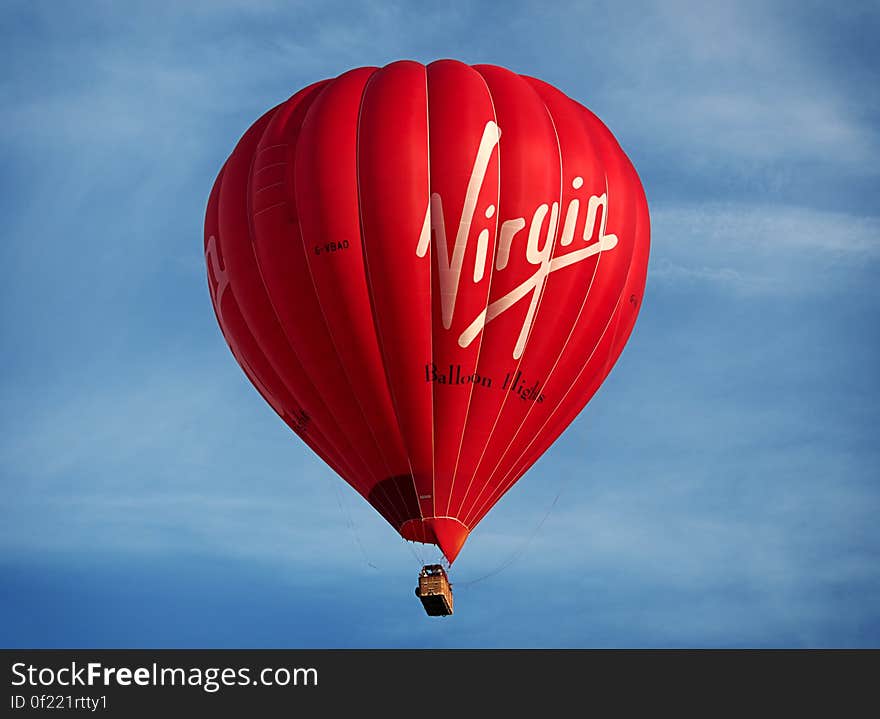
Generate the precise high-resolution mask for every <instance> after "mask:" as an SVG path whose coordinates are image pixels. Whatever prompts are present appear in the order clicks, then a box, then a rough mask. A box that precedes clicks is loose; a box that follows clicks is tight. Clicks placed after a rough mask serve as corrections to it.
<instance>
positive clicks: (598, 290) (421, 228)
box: [205, 60, 649, 563]
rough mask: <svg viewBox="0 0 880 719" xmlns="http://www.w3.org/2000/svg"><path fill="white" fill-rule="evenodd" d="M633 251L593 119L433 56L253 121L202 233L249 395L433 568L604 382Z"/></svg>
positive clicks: (337, 82)
mask: <svg viewBox="0 0 880 719" xmlns="http://www.w3.org/2000/svg"><path fill="white" fill-rule="evenodd" d="M648 245H649V221H648V208H647V203H646V201H645V195H644V192H643V190H642V186H641V183H640V182H639V178H638V176H637V175H636V172H635V170H634V169H633V167H632V165H631V164H630V162H629V160H628V159H627V157H626V155H625V154H624V153H623V150H621V148H620V146H619V145H618V143H617V142H616V140H615V139H614V137H613V136H612V134H611V133H610V132H609V131H608V129H607V128H606V127H605V126H604V125H603V124H602V123H601V122H600V121H599V120H598V119H597V118H596V116H595V115H593V114H592V113H591V112H590V111H589V110H587V109H586V108H585V107H583V106H582V105H579V104H578V103H577V102H574V101H573V100H571V99H570V98H568V97H566V96H565V95H564V94H562V93H561V92H560V91H559V90H557V89H555V88H553V87H552V86H550V85H548V84H546V83H544V82H541V81H540V80H536V79H534V78H531V77H526V76H522V75H517V74H515V73H513V72H510V71H509V70H505V69H503V68H500V67H495V66H491V65H475V66H472V67H471V66H468V65H464V64H462V63H460V62H456V61H453V60H440V61H438V62H434V63H431V64H430V65H427V66H424V65H421V64H419V63H416V62H409V61H403V62H395V63H392V64H390V65H388V66H386V67H383V68H375V67H364V68H358V69H355V70H351V71H350V72H346V73H344V74H342V75H340V76H339V77H337V78H335V79H332V80H324V81H322V82H318V83H315V84H314V85H310V86H309V87H306V88H305V89H303V90H301V91H299V92H298V93H296V94H295V95H294V96H293V97H291V98H290V99H289V100H287V101H286V102H283V103H281V104H280V105H278V106H277V107H275V108H273V109H272V110H269V112H267V113H266V114H265V115H263V116H262V117H261V118H260V119H259V120H257V121H256V122H255V123H254V124H253V126H252V127H251V128H250V129H249V130H248V131H247V132H246V133H245V134H244V136H243V137H242V138H241V140H240V141H239V143H238V145H237V146H236V147H235V149H234V150H233V152H232V154H231V155H230V157H229V159H228V160H227V161H226V164H225V165H224V166H223V169H222V170H221V171H220V174H219V176H218V177H217V180H216V182H215V184H214V188H213V190H212V192H211V196H210V199H209V201H208V208H207V217H206V220H205V256H206V261H207V267H208V282H209V287H210V293H211V300H212V302H213V304H214V309H215V311H216V314H217V320H218V322H219V324H220V327H221V329H222V331H223V335H224V337H225V338H226V341H227V342H228V343H229V346H230V348H231V350H232V352H233V354H234V355H235V358H236V359H237V360H238V363H239V364H240V365H241V367H242V369H243V370H244V371H245V373H246V374H247V376H248V377H249V379H250V380H251V382H252V383H253V384H254V385H255V386H256V388H257V390H258V391H259V392H260V393H261V394H262V395H263V397H264V398H265V399H266V401H267V402H268V403H269V404H270V405H271V406H272V407H273V408H274V409H275V411H276V412H277V413H278V414H279V415H280V416H281V418H282V419H283V420H284V421H285V422H287V424H288V425H289V426H290V428H291V429H292V430H293V431H294V432H295V433H296V434H297V435H298V436H299V437H300V438H301V439H302V440H303V441H304V442H305V443H306V444H307V445H308V446H309V447H310V448H311V449H312V450H313V451H314V452H316V453H317V454H318V455H319V456H320V457H321V458H322V459H323V460H324V461H326V463H327V464H328V465H330V467H332V468H333V469H334V470H335V471H336V472H337V473H338V474H339V475H340V476H341V477H342V478H343V479H345V480H346V481H347V482H348V483H349V484H350V485H351V486H352V487H354V488H355V490H357V491H358V492H359V493H360V494H361V495H362V496H363V497H364V498H365V499H366V500H367V501H368V502H369V503H370V504H371V505H372V506H373V507H375V508H376V510H377V511H378V512H379V513H381V515H382V516H383V517H385V519H386V520H388V522H389V523H390V524H391V525H392V526H393V527H394V528H395V529H396V530H397V531H398V532H399V533H400V534H401V535H402V536H403V537H404V538H406V539H408V540H414V541H417V542H425V543H433V544H436V545H438V546H439V547H440V549H441V550H442V552H443V554H444V555H445V556H446V558H447V559H448V560H449V562H450V563H451V562H452V561H454V560H455V558H456V556H457V555H458V553H459V550H460V549H461V547H462V545H463V544H464V542H465V539H466V538H467V536H468V533H469V532H470V531H471V530H472V529H473V528H474V527H475V526H476V525H477V523H478V522H479V521H480V520H481V519H482V518H483V517H484V516H485V514H486V513H487V512H488V511H489V510H490V509H491V508H492V506H493V505H494V504H495V503H496V502H497V501H498V500H499V499H500V498H501V497H502V496H503V495H504V493H505V492H506V491H507V490H508V489H510V488H511V487H512V486H513V484H514V483H515V482H516V481H517V480H518V479H519V478H520V477H521V476H522V475H523V474H524V473H525V472H526V471H527V470H528V468H529V467H530V466H531V465H532V464H533V463H534V462H535V461H536V460H537V459H538V457H540V456H541V454H542V453H543V452H544V451H545V450H546V449H547V448H548V447H549V446H550V445H551V444H552V443H553V441H554V440H555V439H556V438H557V437H558V436H559V435H560V434H561V433H562V431H563V430H564V429H565V427H566V426H567V425H568V424H569V423H570V422H571V421H572V420H573V419H574V418H575V416H576V415H577V414H578V412H579V411H580V410H581V409H582V408H583V407H584V405H585V404H586V403H587V401H588V400H589V399H590V398H591V397H592V396H593V394H594V393H595V392H596V390H597V389H598V387H599V385H600V384H601V383H602V381H603V379H604V378H605V376H606V375H607V374H608V372H609V371H610V370H611V367H612V366H613V364H614V362H615V361H616V359H617V357H618V356H619V355H620V352H621V350H622V348H623V346H624V344H625V343H626V341H627V338H628V337H629V335H630V332H631V330H632V328H633V324H634V322H635V319H636V315H637V313H638V310H639V307H640V304H641V299H642V291H643V289H644V285H645V275H646V271H647V261H648Z"/></svg>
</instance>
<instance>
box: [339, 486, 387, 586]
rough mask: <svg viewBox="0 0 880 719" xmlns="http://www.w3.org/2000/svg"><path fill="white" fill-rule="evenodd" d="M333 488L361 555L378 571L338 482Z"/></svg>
mask: <svg viewBox="0 0 880 719" xmlns="http://www.w3.org/2000/svg"><path fill="white" fill-rule="evenodd" d="M333 489H334V491H335V494H336V503H337V504H338V505H339V511H340V512H341V513H342V514H343V516H344V518H345V523H346V524H347V525H348V528H349V530H350V531H351V536H352V537H354V541H355V543H356V544H357V546H358V549H360V552H361V556H362V557H363V558H364V562H366V564H367V566H368V567H372V568H373V569H375V570H377V571H378V569H379V568H378V567H377V566H376V565H375V564H373V563H372V562H371V561H370V558H369V556H367V550H366V549H365V548H364V544H363V542H361V538H360V535H359V534H358V531H357V527H356V526H355V524H354V520H353V519H352V517H351V512H350V511H349V510H348V505H346V504H344V502H343V501H342V492H341V490H340V487H339V485H338V483H337V482H333Z"/></svg>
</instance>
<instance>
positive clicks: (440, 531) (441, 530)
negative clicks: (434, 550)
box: [398, 517, 470, 565]
mask: <svg viewBox="0 0 880 719" xmlns="http://www.w3.org/2000/svg"><path fill="white" fill-rule="evenodd" d="M398 531H399V532H400V536H401V537H403V538H404V539H408V540H409V541H411V542H421V543H422V544H436V545H437V546H438V547H440V551H441V552H443V556H444V557H446V560H447V561H448V562H449V564H450V565H451V564H452V563H453V562H454V561H455V559H456V557H457V556H458V553H459V552H460V551H461V548H462V547H463V546H464V543H465V541H466V540H467V538H468V534H470V529H468V528H467V527H466V526H465V525H464V524H463V523H462V522H461V521H460V520H458V519H455V518H454V517H425V518H422V519H409V520H407V521H406V522H404V523H403V524H402V525H401V526H400V529H399V530H398Z"/></svg>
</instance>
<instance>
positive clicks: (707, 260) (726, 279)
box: [649, 204, 880, 294]
mask: <svg viewBox="0 0 880 719" xmlns="http://www.w3.org/2000/svg"><path fill="white" fill-rule="evenodd" d="M651 220H652V221H651V225H652V232H651V235H652V243H653V247H652V261H651V266H650V268H649V277H650V278H651V279H652V281H658V282H660V283H662V284H667V285H668V284H675V285H681V284H682V283H688V284H692V283H704V282H707V283H711V284H714V285H718V286H722V287H727V288H728V289H733V290H736V291H740V292H745V293H749V294H762V293H793V292H795V293H806V292H822V291H826V290H828V289H829V288H832V287H835V286H838V287H839V286H841V283H846V282H850V281H852V280H853V274H856V275H859V274H862V273H864V271H865V270H866V269H867V268H868V267H873V266H874V265H875V264H876V263H877V262H878V261H880V220H878V219H877V218H873V217H860V216H855V215H848V214H844V213H839V212H830V211H825V210H820V209H809V208H803V207H785V206H760V205H746V204H706V205H691V206H661V207H658V208H654V209H653V211H652V213H651Z"/></svg>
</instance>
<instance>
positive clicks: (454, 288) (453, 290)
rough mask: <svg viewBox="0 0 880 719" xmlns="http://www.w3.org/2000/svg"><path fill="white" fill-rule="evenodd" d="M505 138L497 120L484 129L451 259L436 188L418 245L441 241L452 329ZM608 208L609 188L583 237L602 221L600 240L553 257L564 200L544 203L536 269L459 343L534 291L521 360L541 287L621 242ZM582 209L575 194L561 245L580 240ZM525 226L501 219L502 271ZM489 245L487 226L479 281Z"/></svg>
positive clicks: (444, 303)
mask: <svg viewBox="0 0 880 719" xmlns="http://www.w3.org/2000/svg"><path fill="white" fill-rule="evenodd" d="M500 138H501V128H499V127H498V125H496V124H495V123H494V122H493V121H491V120H490V121H489V122H487V123H486V126H485V128H483V137H482V139H481V140H480V146H479V148H478V149H477V156H476V158H475V159H474V166H473V169H472V170H471V176H470V180H469V181H468V186H467V192H466V195H465V201H464V207H463V208H462V213H461V219H460V221H459V222H458V231H457V232H456V235H455V244H454V245H453V247H452V258H451V259H450V258H449V243H448V239H447V236H446V220H445V217H444V215H443V201H442V199H441V197H440V195H439V194H437V193H436V192H435V193H432V194H431V199H430V201H429V202H428V208H427V210H426V211H425V221H424V223H423V225H422V231H421V234H420V236H419V242H418V245H417V246H416V254H417V255H418V256H419V257H425V256H426V255H427V254H428V249H429V248H430V245H431V235H432V234H433V235H434V241H435V242H436V243H437V252H436V255H437V263H438V267H439V274H440V314H441V319H442V320H443V327H445V328H446V329H447V330H448V329H449V328H450V327H451V326H452V318H453V316H454V315H455V301H456V298H457V297H458V290H459V287H460V285H461V274H462V265H463V263H464V255H465V250H466V248H467V243H468V239H469V238H470V234H471V224H472V223H473V219H474V212H475V211H476V208H477V198H478V197H479V196H480V189H481V188H482V186H483V181H484V180H485V178H486V169H487V168H488V167H489V160H490V159H491V157H492V153H493V152H494V151H495V147H496V146H497V145H498V141H499V140H500ZM583 184H584V181H583V178H581V177H575V178H574V180H573V181H572V187H573V188H574V189H575V190H578V189H580V188H581V187H582V186H583ZM607 207H608V195H607V192H606V193H603V194H601V195H593V196H591V197H590V198H589V200H588V202H587V218H586V223H585V224H584V231H583V241H584V242H587V243H589V242H590V239H591V238H592V237H593V234H594V231H595V228H596V222H597V221H598V222H599V233H598V239H597V240H596V241H595V242H593V243H592V244H587V245H586V246H585V247H581V248H580V249H575V250H573V251H571V252H567V253H565V254H557V255H556V257H552V255H553V247H554V240H555V239H556V230H557V227H558V222H559V203H558V202H554V203H553V204H552V205H547V204H542V205H539V206H538V207H537V209H536V210H535V212H534V214H533V215H532V218H531V223H530V224H529V233H528V239H527V240H526V260H527V261H528V263H529V264H531V265H534V266H535V268H536V269H535V272H534V274H532V276H531V277H529V278H528V279H527V280H525V281H524V282H523V283H521V284H520V285H518V286H516V287H515V288H514V289H512V290H511V291H510V292H508V293H507V294H506V295H504V296H503V297H499V298H498V299H497V300H495V301H494V302H491V303H489V305H488V306H487V307H486V308H485V309H484V310H483V311H482V312H480V313H479V314H478V315H477V316H476V318H474V320H473V321H472V322H471V323H470V324H469V325H468V326H467V327H466V328H465V330H464V331H463V332H462V333H461V335H460V336H459V338H458V344H459V346H460V347H467V346H468V345H470V343H471V342H473V341H474V339H476V337H477V335H479V334H480V332H481V331H482V330H483V327H484V326H485V325H486V324H487V323H489V322H491V321H492V320H493V319H495V318H496V317H498V316H499V315H500V314H502V313H504V312H506V311H507V310H509V309H510V308H511V307H513V306H514V305H515V304H516V303H517V302H519V301H520V300H521V299H523V298H525V297H528V296H529V295H531V297H530V301H529V308H528V310H527V312H526V316H525V320H524V321H523V326H522V329H521V330H520V333H519V337H518V338H517V341H516V345H515V346H514V348H513V358H514V359H519V358H520V357H521V356H522V353H523V350H524V349H525V346H526V340H527V339H528V336H529V332H530V331H531V329H532V325H533V324H534V322H535V313H536V311H537V309H538V301H539V299H540V297H541V291H542V290H543V288H544V284H545V283H546V282H547V277H548V276H549V275H550V273H551V272H556V271H557V270H561V269H563V268H565V267H569V266H570V265H573V264H575V263H577V262H583V261H584V260H586V259H587V258H589V257H592V256H593V255H596V254H598V253H600V252H603V251H605V250H610V249H612V248H613V247H615V246H616V245H617V236H616V235H611V234H606V232H605V221H606V217H607V214H608V212H607ZM600 208H601V210H602V214H601V219H599V217H600V216H599V210H600ZM579 211H580V200H578V199H577V198H574V199H572V200H571V202H569V203H568V208H567V210H566V214H565V223H564V224H563V227H562V234H561V235H560V237H559V245H560V246H562V247H568V246H569V245H571V243H572V241H573V240H574V232H575V226H576V225H577V220H578V212H579ZM548 213H549V215H550V219H549V223H548V225H547V231H546V233H544V237H543V242H542V237H541V235H542V230H543V227H544V220H545V219H546V218H547V215H548ZM494 214H495V206H494V205H489V206H488V207H487V208H486V210H485V216H486V218H487V219H489V218H491V217H492V216H493V215H494ZM525 227H526V220H525V218H524V217H517V218H514V219H511V220H504V221H503V222H501V221H499V233H498V243H497V250H496V253H495V270H496V271H499V272H500V271H503V270H504V269H505V268H506V267H507V265H508V262H509V260H510V251H511V247H512V245H513V242H514V240H515V239H516V236H517V235H518V234H519V233H520V232H521V231H522V230H524V229H525ZM488 250H489V230H488V228H484V229H483V230H482V231H481V232H480V234H479V236H478V237H477V255H476V260H475V262H474V272H473V281H474V283H477V282H480V281H481V280H482V279H483V277H484V276H485V273H486V260H487V255H488Z"/></svg>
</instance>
